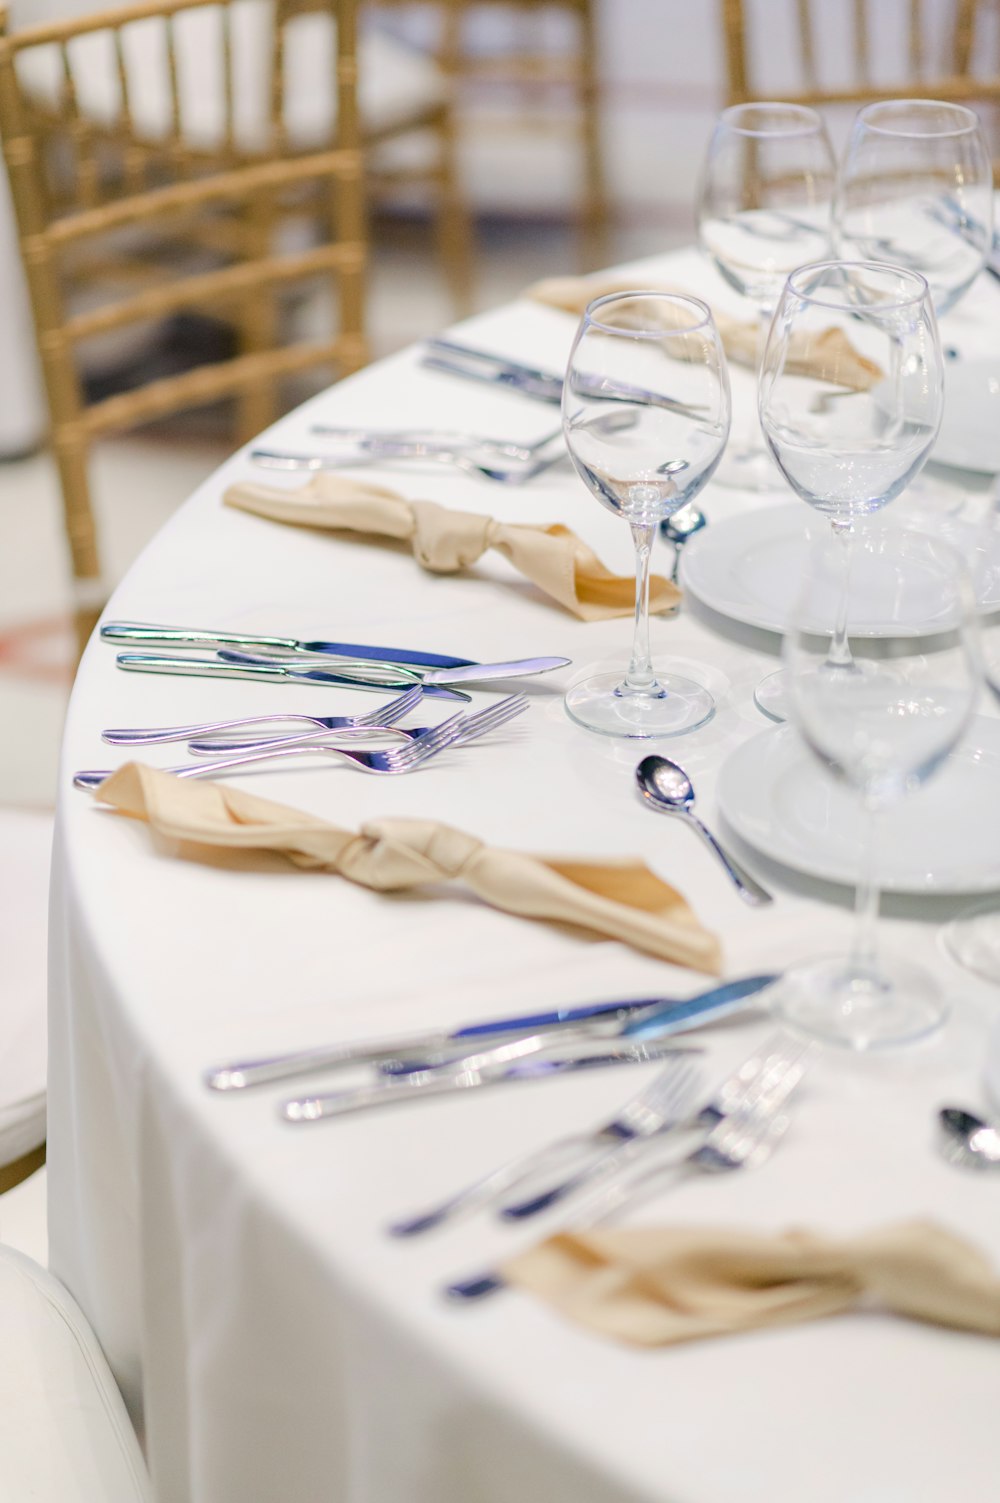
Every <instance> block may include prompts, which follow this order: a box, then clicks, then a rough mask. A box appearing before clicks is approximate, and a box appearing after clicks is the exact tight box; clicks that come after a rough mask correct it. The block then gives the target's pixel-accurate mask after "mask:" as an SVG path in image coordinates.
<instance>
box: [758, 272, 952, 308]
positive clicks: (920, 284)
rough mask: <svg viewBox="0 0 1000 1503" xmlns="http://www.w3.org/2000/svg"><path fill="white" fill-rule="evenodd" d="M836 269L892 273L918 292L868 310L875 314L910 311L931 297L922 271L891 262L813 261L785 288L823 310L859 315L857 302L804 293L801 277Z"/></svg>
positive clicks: (793, 277) (791, 276)
mask: <svg viewBox="0 0 1000 1503" xmlns="http://www.w3.org/2000/svg"><path fill="white" fill-rule="evenodd" d="M834 268H836V269H837V270H838V271H867V272H877V273H884V272H888V273H889V274H890V275H891V276H892V277H894V278H895V279H896V280H897V281H899V280H904V281H909V282H911V283H913V284H914V290H913V292H912V293H911V294H908V295H907V294H905V293H900V295H899V296H898V297H896V298H894V299H892V301H891V302H887V303H885V304H883V305H881V306H875V307H872V308H871V309H869V310H868V311H870V312H872V313H878V312H880V311H885V310H886V309H888V308H906V307H909V306H910V305H912V304H914V303H919V302H922V301H923V299H924V298H929V297H930V286H929V285H928V282H927V278H926V277H924V276H921V274H920V272H919V271H911V269H910V268H909V267H908V266H893V265H892V263H891V262H889V261H838V260H835V259H831V260H828V261H809V262H807V263H806V264H805V265H804V266H797V267H796V268H795V270H794V271H792V272H789V274H788V279H787V281H786V282H785V289H786V290H790V291H791V292H793V293H794V295H795V296H796V297H797V298H799V299H800V300H801V301H802V302H808V303H815V304H816V306H817V307H819V308H830V309H833V310H835V311H837V310H839V311H840V312H852V313H853V312H858V311H859V310H858V309H857V307H856V305H855V304H854V303H845V302H843V301H842V300H838V299H837V298H834V297H832V296H831V297H824V296H822V294H821V293H820V292H807V291H803V290H800V288H799V286H798V278H800V277H803V276H806V275H808V274H810V273H815V272H822V271H827V270H831V271H832V270H833V269H834Z"/></svg>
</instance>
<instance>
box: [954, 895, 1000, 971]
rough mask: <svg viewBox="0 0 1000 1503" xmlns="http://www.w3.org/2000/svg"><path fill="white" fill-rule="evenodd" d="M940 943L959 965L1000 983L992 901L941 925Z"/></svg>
mask: <svg viewBox="0 0 1000 1503" xmlns="http://www.w3.org/2000/svg"><path fill="white" fill-rule="evenodd" d="M944 943H945V948H946V949H947V951H948V953H949V955H950V956H951V957H952V959H953V960H957V961H958V963H959V965H961V966H964V967H965V969H966V970H967V971H973V972H974V973H975V974H976V975H977V976H982V977H983V978H984V979H985V980H986V981H992V982H994V983H995V984H997V985H1000V911H998V909H997V907H996V902H995V900H994V902H993V903H991V904H986V903H980V904H978V905H977V906H976V907H975V908H967V909H966V910H965V912H964V913H960V914H958V916H957V917H956V918H953V919H952V921H951V923H950V924H948V925H947V927H946V928H945V931H944Z"/></svg>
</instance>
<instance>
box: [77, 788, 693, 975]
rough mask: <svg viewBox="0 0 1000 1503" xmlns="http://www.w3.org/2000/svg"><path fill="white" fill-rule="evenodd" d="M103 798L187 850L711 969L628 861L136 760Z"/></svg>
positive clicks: (665, 893) (673, 907)
mask: <svg viewBox="0 0 1000 1503" xmlns="http://www.w3.org/2000/svg"><path fill="white" fill-rule="evenodd" d="M96 796H97V798H98V799H99V800H100V801H101V803H104V804H111V805H113V806H114V807H115V808H116V809H119V810H121V812H122V813H124V814H131V815H133V816H134V817H135V818H136V819H143V820H146V822H147V823H148V824H150V825H151V826H152V827H153V829H155V830H156V831H158V833H159V834H161V835H164V836H167V837H169V838H170V839H173V840H179V841H184V842H190V843H193V844H194V845H196V846H224V847H228V848H230V849H232V850H237V851H248V852H249V851H264V850H268V851H280V852H281V853H282V854H283V855H285V856H287V857H288V858H289V860H291V861H293V862H294V863H295V865H296V866H302V867H306V868H312V869H313V870H319V871H331V872H335V873H337V875H338V876H341V877H347V878H348V880H349V881H351V882H357V883H359V884H360V885H361V886H362V887H371V888H374V889H375V891H377V892H405V891H406V890H407V889H409V888H414V887H424V886H428V885H431V884H435V883H441V882H461V883H463V884H464V886H466V887H468V888H470V889H471V890H472V891H473V892H474V893H476V895H477V896H478V897H480V898H482V899H483V900H484V901H485V902H487V903H490V904H492V906H493V907H494V908H501V909H503V911H504V912H505V913H516V914H521V915H522V916H524V917H525V918H536V919H550V920H553V921H555V922H560V923H568V924H577V925H579V926H580V928H583V929H590V930H593V931H594V932H595V933H597V934H604V935H607V936H608V937H609V938H610V939H618V940H621V941H623V943H625V944H629V945H634V946H635V948H636V949H637V950H645V951H647V952H648V953H649V954H651V955H657V956H659V957H660V958H661V959H662V960H672V961H674V962H676V963H677V964H678V965H686V966H691V967H692V968H693V969H694V970H698V971H711V972H717V971H718V970H719V967H720V949H719V942H718V940H717V939H716V937H715V935H714V934H711V933H709V932H708V930H706V929H703V928H702V926H701V924H700V923H699V922H698V919H697V918H696V917H695V915H694V913H693V912H692V911H691V909H690V908H689V907H688V905H687V903H686V902H685V900H684V898H683V897H682V896H681V895H680V893H679V892H677V891H676V890H675V889H674V888H673V887H669V886H668V885H667V883H665V882H661V881H660V879H659V877H657V876H656V875H655V874H654V873H653V872H651V871H650V870H649V868H648V867H646V866H643V865H642V864H641V863H640V862H636V861H627V860H626V861H591V862H587V861H565V860H559V859H553V858H551V857H547V858H542V857H540V856H524V855H521V854H520V852H518V851H505V850H494V849H492V848H491V847H490V846H486V845H483V843H482V841H480V840H476V839H475V837H474V836H472V835H467V834H465V832H464V831H462V830H456V829H453V828H452V827H451V826H450V825H442V824H437V823H436V822H435V821H434V820H429V819H426V820H424V819H379V820H369V821H368V822H367V823H366V824H364V825H362V826H361V829H360V830H359V831H358V833H357V834H354V833H353V832H352V831H350V830H341V829H338V828H337V826H336V825H331V824H328V823H327V822H326V820H323V819H319V818H318V817H317V816H316V815H314V814H307V813H305V812H304V811H302V810H301V809H292V808H289V806H288V805H287V804H275V803H272V802H271V800H270V799H262V798H256V797H255V796H254V795H253V794H250V793H241V792H238V791H237V790H236V789H234V788H226V787H223V785H222V784H221V783H212V782H207V781H206V782H197V783H196V782H189V781H187V780H186V779H180V778H176V777H173V776H172V775H171V774H170V773H166V772H159V771H157V770H155V769H154V768H152V767H145V766H143V765H141V764H140V763H137V762H129V763H126V765H125V766H124V767H121V768H119V770H118V771H117V772H115V773H113V774H112V775H111V777H109V778H105V780H104V782H103V783H102V784H101V785H100V787H99V788H98V789H97V790H96Z"/></svg>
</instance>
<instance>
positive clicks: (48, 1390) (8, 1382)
mask: <svg viewBox="0 0 1000 1503" xmlns="http://www.w3.org/2000/svg"><path fill="white" fill-rule="evenodd" d="M0 1352H2V1353H3V1360H2V1361H0V1498H3V1499H4V1500H7V1499H10V1500H11V1503H14V1500H17V1503H21V1500H23V1503H28V1500H29V1499H30V1500H31V1503H150V1500H151V1499H152V1491H151V1489H150V1485H149V1478H148V1474H147V1472H146V1468H145V1464H144V1462H143V1459H142V1453H141V1452H140V1450H139V1445H138V1442H137V1440H136V1437H135V1432H134V1431H133V1429H132V1426H131V1424H130V1422H129V1418H128V1414H127V1413H126V1410H125V1405H124V1404H123V1403H122V1398H121V1394H120V1393H119V1392H118V1389H117V1387H116V1386H115V1381H114V1378H113V1377H112V1376H111V1371H110V1369H109V1367H108V1364H107V1362H106V1361H105V1359H104V1354H103V1353H102V1351H101V1349H100V1347H99V1346H98V1344H97V1341H96V1339H95V1337H94V1333H93V1332H92V1331H91V1329H90V1327H89V1326H88V1324H87V1322H86V1320H85V1318H84V1316H83V1313H82V1311H81V1310H80V1309H79V1307H78V1306H77V1305H76V1304H75V1302H74V1301H73V1300H72V1299H71V1298H70V1296H69V1294H68V1293H67V1291H66V1290H65V1289H64V1288H63V1286H62V1285H61V1284H60V1283H58V1282H57V1281H56V1280H55V1279H54V1278H52V1276H51V1275H50V1274H47V1273H46V1272H45V1270H44V1269H42V1268H40V1267H39V1266H38V1264H37V1263H34V1262H32V1260H31V1259H30V1258H26V1257H25V1256H24V1255H23V1254H22V1253H19V1252H15V1251H14V1250H13V1248H9V1247H0Z"/></svg>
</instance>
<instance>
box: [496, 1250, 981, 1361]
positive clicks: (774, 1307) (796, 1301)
mask: <svg viewBox="0 0 1000 1503" xmlns="http://www.w3.org/2000/svg"><path fill="white" fill-rule="evenodd" d="M503 1276H504V1278H505V1279H506V1280H507V1282H508V1283H510V1284H515V1285H519V1286H520V1287H522V1288H524V1289H530V1290H531V1291H532V1292H533V1293H535V1294H537V1295H539V1296H540V1297H541V1298H542V1299H544V1300H546V1301H547V1302H548V1303H549V1304H551V1305H553V1306H555V1308H556V1309H557V1310H560V1311H561V1312H562V1314H563V1315H567V1316H569V1318H570V1319H571V1320H575V1321H578V1322H579V1323H580V1324H581V1325H585V1326H589V1327H590V1329H591V1330H594V1331H598V1332H600V1333H601V1334H602V1335H604V1336H611V1337H614V1338H615V1339H616V1340H618V1341H624V1342H628V1343H630V1344H631V1345H633V1346H649V1347H652V1346H669V1345H671V1344H672V1343H674V1342H678V1341H694V1340H697V1339H698V1338H699V1337H703V1336H724V1335H731V1334H733V1333H735V1332H737V1331H749V1330H753V1329H755V1328H757V1327H759V1326H776V1325H790V1324H792V1323H793V1322H795V1321H802V1320H817V1319H820V1318H821V1317H823V1316H825V1315H835V1314H837V1313H838V1312H840V1311H843V1310H849V1309H850V1308H851V1307H852V1306H855V1305H857V1304H859V1303H860V1302H861V1301H862V1300H863V1299H864V1300H865V1301H866V1302H868V1301H870V1300H874V1301H877V1302H878V1303H879V1304H880V1305H882V1306H884V1307H885V1308H886V1309H888V1310H891V1311H893V1312H894V1313H895V1314H897V1315H907V1316H910V1317H912V1318H913V1319H915V1320H923V1321H929V1322H931V1323H933V1324H936V1325H942V1326H954V1327H957V1328H958V1329H960V1330H966V1331H979V1332H982V1333H983V1334H985V1335H990V1336H1000V1279H998V1278H997V1276H996V1274H995V1273H994V1271H993V1269H992V1268H991V1267H990V1264H989V1263H988V1261H987V1260H986V1258H984V1257H983V1255H982V1253H980V1252H979V1251H978V1249H976V1248H975V1247H972V1246H971V1245H970V1244H969V1243H968V1242H965V1241H963V1240H962V1239H961V1238H959V1237H956V1236H953V1235H952V1233H950V1232H948V1231H946V1230H945V1229H944V1228H943V1227H941V1226H938V1225H936V1224H935V1223H934V1222H919V1221H915V1222H903V1223H900V1224H898V1225H893V1226H888V1227H884V1228H880V1229H878V1230H876V1231H872V1232H867V1233H865V1234H864V1235H862V1236H858V1237H851V1238H848V1239H846V1240H844V1241H835V1240H834V1239H832V1238H826V1237H819V1236H815V1235H813V1234H812V1233H810V1232H804V1231H786V1232H779V1233H777V1234H775V1235H768V1234H764V1233H755V1232H744V1231H740V1230H735V1229H729V1230H726V1229H723V1228H715V1227H704V1228H699V1227H623V1228H614V1229H606V1230H591V1231H580V1232H563V1233H561V1234H560V1235H557V1236H554V1237H550V1238H549V1239H548V1240H547V1241H545V1242H543V1243H541V1244H540V1245H539V1246H537V1247H534V1248H532V1249H531V1250H530V1251H528V1252H525V1253H521V1254H520V1255H519V1256H517V1257H514V1258H511V1259H510V1260H509V1261H508V1262H507V1263H505V1264H504V1265H503Z"/></svg>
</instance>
